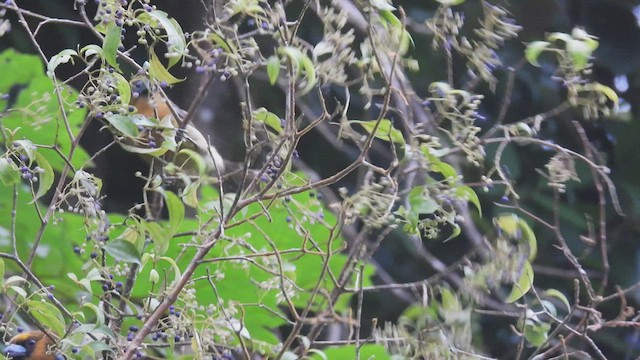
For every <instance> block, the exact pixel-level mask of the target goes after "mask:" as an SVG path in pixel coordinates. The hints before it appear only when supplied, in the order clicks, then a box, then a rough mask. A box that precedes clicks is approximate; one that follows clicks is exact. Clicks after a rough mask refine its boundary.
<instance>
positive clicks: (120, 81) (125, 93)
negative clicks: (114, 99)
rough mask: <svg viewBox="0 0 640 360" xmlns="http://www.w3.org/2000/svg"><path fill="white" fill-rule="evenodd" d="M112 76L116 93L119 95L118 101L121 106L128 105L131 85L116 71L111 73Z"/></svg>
mask: <svg viewBox="0 0 640 360" xmlns="http://www.w3.org/2000/svg"><path fill="white" fill-rule="evenodd" d="M113 77H115V78H116V88H117V89H118V95H120V103H121V104H122V105H123V106H127V105H129V102H130V101H131V86H129V82H128V81H127V79H125V78H124V76H122V75H120V73H117V72H115V73H113Z"/></svg>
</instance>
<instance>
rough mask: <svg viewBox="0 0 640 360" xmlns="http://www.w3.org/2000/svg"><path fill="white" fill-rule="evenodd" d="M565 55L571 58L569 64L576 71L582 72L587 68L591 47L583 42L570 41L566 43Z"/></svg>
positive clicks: (591, 51)
mask: <svg viewBox="0 0 640 360" xmlns="http://www.w3.org/2000/svg"><path fill="white" fill-rule="evenodd" d="M566 46H567V53H568V54H569V56H570V57H571V62H572V63H573V66H574V68H575V69H576V70H582V69H584V68H585V67H587V64H589V60H590V59H591V54H592V53H593V50H592V49H591V46H590V45H589V44H587V43H586V42H584V41H581V40H575V39H571V40H569V41H567V43H566Z"/></svg>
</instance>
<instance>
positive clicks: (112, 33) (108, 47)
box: [102, 23, 122, 72]
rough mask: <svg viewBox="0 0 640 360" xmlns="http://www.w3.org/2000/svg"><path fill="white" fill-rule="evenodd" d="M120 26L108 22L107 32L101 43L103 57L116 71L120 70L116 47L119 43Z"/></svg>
mask: <svg viewBox="0 0 640 360" xmlns="http://www.w3.org/2000/svg"><path fill="white" fill-rule="evenodd" d="M120 35H122V28H121V27H119V26H117V25H116V24H115V23H110V24H109V25H108V26H107V33H106V35H105V36H104V41H103V43H102V50H103V52H104V59H105V60H107V63H108V64H109V65H111V66H112V67H113V68H114V69H116V70H117V71H118V72H119V71H120V66H119V65H118V60H117V58H118V48H119V47H120V44H121V41H122V40H121V38H120Z"/></svg>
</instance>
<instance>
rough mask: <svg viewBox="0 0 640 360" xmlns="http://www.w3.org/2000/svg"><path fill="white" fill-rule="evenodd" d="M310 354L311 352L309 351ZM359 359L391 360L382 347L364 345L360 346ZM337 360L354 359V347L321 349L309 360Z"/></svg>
mask: <svg viewBox="0 0 640 360" xmlns="http://www.w3.org/2000/svg"><path fill="white" fill-rule="evenodd" d="M310 352H311V351H310ZM359 353H360V359H363V360H365V359H366V360H391V359H392V357H391V355H389V353H387V350H386V349H385V347H384V346H383V345H377V344H365V345H362V346H360V352H359ZM324 359H329V360H339V359H356V346H355V345H344V346H336V347H328V348H326V349H322V352H320V353H319V352H313V355H311V360H324Z"/></svg>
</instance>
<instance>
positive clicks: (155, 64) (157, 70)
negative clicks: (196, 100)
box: [149, 48, 184, 85]
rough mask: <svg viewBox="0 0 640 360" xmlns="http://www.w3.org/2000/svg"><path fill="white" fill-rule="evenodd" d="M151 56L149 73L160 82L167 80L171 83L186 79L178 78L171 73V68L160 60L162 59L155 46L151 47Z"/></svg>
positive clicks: (166, 81)
mask: <svg viewBox="0 0 640 360" xmlns="http://www.w3.org/2000/svg"><path fill="white" fill-rule="evenodd" d="M149 56H150V58H149V65H150V66H149V75H151V77H152V78H154V79H156V80H158V81H160V82H165V83H167V84H169V85H172V84H176V83H179V82H181V81H184V79H178V78H176V77H175V76H173V75H171V73H170V72H169V70H167V69H166V68H165V67H164V65H162V62H160V59H159V58H158V56H157V55H156V53H155V50H154V49H153V48H151V49H149Z"/></svg>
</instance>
